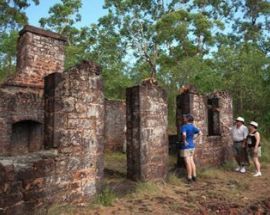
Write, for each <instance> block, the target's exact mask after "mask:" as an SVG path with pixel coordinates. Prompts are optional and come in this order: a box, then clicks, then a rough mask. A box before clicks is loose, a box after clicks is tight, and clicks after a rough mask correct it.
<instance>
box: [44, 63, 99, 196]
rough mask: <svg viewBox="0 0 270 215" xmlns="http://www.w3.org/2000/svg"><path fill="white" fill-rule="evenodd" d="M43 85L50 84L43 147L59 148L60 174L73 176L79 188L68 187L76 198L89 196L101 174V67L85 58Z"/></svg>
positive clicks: (46, 102) (46, 93) (50, 77)
mask: <svg viewBox="0 0 270 215" xmlns="http://www.w3.org/2000/svg"><path fill="white" fill-rule="evenodd" d="M59 76H60V77H59ZM52 83H53V84H52ZM46 85H48V86H50V87H46V90H45V104H46V105H45V112H46V114H45V121H46V122H47V123H46V124H45V136H46V137H48V138H46V142H45V146H46V148H57V149H58V152H59V158H60V159H62V162H60V163H58V164H57V168H60V169H61V171H60V174H63V175H65V174H68V175H73V178H71V182H72V183H77V185H78V189H76V190H72V189H71V193H72V192H73V193H74V195H75V196H76V195H77V196H78V199H80V198H82V197H91V196H92V195H93V194H95V193H96V190H97V189H98V187H99V182H100V181H101V179H102V177H103V148H104V95H103V82H102V78H101V75H100V68H99V67H98V66H97V65H96V64H94V63H92V62H88V61H84V62H82V63H81V64H80V65H78V66H76V67H74V68H71V69H69V70H68V71H66V72H64V73H62V74H57V73H56V74H51V75H49V76H48V77H46ZM53 86H54V87H53ZM60 166H61V167H62V168H61V167H60ZM76 177H78V178H76ZM68 183H70V182H68Z"/></svg>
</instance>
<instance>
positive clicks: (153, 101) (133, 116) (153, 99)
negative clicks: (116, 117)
mask: <svg viewBox="0 0 270 215" xmlns="http://www.w3.org/2000/svg"><path fill="white" fill-rule="evenodd" d="M126 102H127V104H126V107H127V175H128V178H130V179H133V180H142V181H148V180H155V179H164V178H165V177H166V175H167V159H168V136H167V125H168V113H167V111H168V110H167V96H166V93H165V91H164V90H163V89H161V88H160V87H159V86H157V85H155V84H152V83H151V82H144V83H143V84H141V85H139V86H135V87H131V88H128V89H127V92H126Z"/></svg>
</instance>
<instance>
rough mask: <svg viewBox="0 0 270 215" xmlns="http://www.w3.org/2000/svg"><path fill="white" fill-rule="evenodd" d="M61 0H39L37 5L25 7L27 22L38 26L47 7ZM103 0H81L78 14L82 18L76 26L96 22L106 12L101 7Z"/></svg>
mask: <svg viewBox="0 0 270 215" xmlns="http://www.w3.org/2000/svg"><path fill="white" fill-rule="evenodd" d="M59 2H61V1H60V0H40V4H39V5H37V6H36V5H34V4H32V5H31V6H30V7H29V8H27V9H26V10H25V11H26V14H27V16H28V18H29V20H28V23H29V24H30V25H33V26H36V27H39V26H40V25H39V22H38V21H39V19H40V18H42V17H48V11H49V8H50V7H52V6H53V5H54V4H56V3H59ZM103 3H104V0H82V4H83V5H82V8H81V10H80V14H81V16H82V20H81V22H80V23H78V24H77V26H78V27H80V26H86V25H90V24H92V23H96V22H97V20H98V19H99V18H100V17H102V16H103V15H105V14H106V10H104V9H103V8H102V6H103Z"/></svg>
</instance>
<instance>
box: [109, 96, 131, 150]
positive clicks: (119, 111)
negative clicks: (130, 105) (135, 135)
mask: <svg viewBox="0 0 270 215" xmlns="http://www.w3.org/2000/svg"><path fill="white" fill-rule="evenodd" d="M125 142H126V103H125V101H121V100H108V99H106V100H105V150H112V151H123V148H124V146H125V144H126V143H125Z"/></svg>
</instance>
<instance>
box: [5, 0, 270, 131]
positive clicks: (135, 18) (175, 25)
mask: <svg viewBox="0 0 270 215" xmlns="http://www.w3.org/2000/svg"><path fill="white" fill-rule="evenodd" d="M40 1H44V0H40ZM40 1H39V0H0V81H3V80H5V79H6V78H7V77H8V76H9V75H11V74H12V73H14V72H15V68H16V41H17V38H18V32H19V30H20V29H21V28H22V26H23V25H25V24H27V23H28V17H27V13H26V12H25V11H26V9H27V8H28V7H29V6H30V5H31V4H36V5H37V7H38V5H39V3H40ZM82 4H83V3H82V1H81V0H61V1H59V2H58V3H56V4H54V5H53V6H52V7H50V9H49V11H48V16H46V17H43V18H41V19H40V20H39V23H40V27H42V28H45V29H48V30H51V31H54V32H57V33H59V34H61V35H63V36H65V37H66V38H67V40H68V46H67V47H66V50H65V54H66V59H65V67H66V68H68V67H71V66H73V65H75V64H77V63H79V62H80V61H81V60H82V59H86V60H92V61H94V62H96V63H98V64H100V65H101V66H102V68H103V77H104V86H105V96H106V97H107V98H111V99H125V89H126V88H127V87H129V86H132V85H135V84H138V83H140V82H141V81H142V80H143V79H145V78H149V77H151V76H154V77H156V78H157V79H158V81H159V83H160V85H162V86H163V87H164V88H165V89H166V91H167V93H168V104H169V131H170V132H171V133H173V132H174V131H175V106H176V104H175V98H176V95H177V94H178V93H179V88H180V87H181V86H182V85H183V84H187V83H189V84H192V85H194V86H196V88H197V89H198V90H199V91H200V92H202V93H207V92H212V91H216V90H224V91H228V92H229V93H230V94H231V95H232V97H233V101H234V114H235V116H237V115H241V116H244V117H245V118H246V119H247V120H256V121H257V122H259V124H260V130H261V131H262V132H263V133H264V134H266V135H267V134H269V132H270V32H269V31H270V16H269V15H270V2H269V1H267V0H105V1H104V5H103V7H104V9H106V14H105V15H104V16H102V17H101V18H100V19H99V20H98V21H97V23H95V24H91V23H89V24H88V25H85V26H80V27H78V25H77V23H78V22H80V20H81V18H82V14H80V8H81V7H82ZM267 136H269V135H267Z"/></svg>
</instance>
